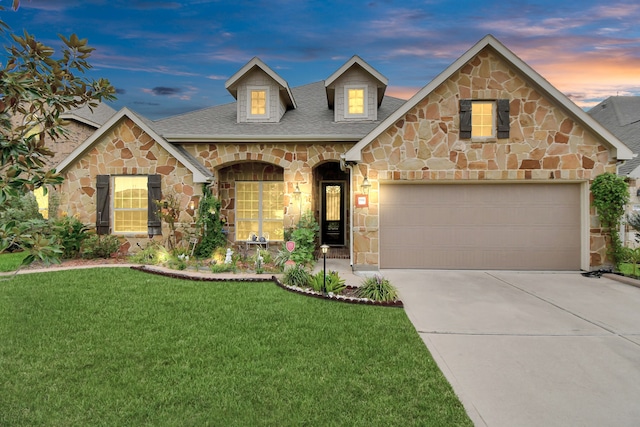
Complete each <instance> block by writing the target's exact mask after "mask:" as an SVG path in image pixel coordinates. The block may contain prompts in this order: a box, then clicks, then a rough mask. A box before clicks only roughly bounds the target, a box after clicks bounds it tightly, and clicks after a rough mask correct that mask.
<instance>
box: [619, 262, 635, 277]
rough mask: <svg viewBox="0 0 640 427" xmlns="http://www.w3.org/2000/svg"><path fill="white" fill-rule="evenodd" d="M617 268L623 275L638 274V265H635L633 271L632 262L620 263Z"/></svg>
mask: <svg viewBox="0 0 640 427" xmlns="http://www.w3.org/2000/svg"><path fill="white" fill-rule="evenodd" d="M618 270H619V271H620V273H622V274H624V275H625V276H638V275H640V265H636V268H635V271H634V269H633V264H632V263H624V262H623V263H620V264H619V265H618Z"/></svg>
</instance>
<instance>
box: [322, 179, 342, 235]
mask: <svg viewBox="0 0 640 427" xmlns="http://www.w3.org/2000/svg"><path fill="white" fill-rule="evenodd" d="M321 215H322V216H321V222H322V224H321V227H322V236H321V240H322V241H321V243H322V244H323V245H324V244H326V245H336V246H340V245H344V183H342V182H337V183H336V182H323V183H322V214H321Z"/></svg>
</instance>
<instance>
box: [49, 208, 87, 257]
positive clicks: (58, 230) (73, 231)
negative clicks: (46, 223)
mask: <svg viewBox="0 0 640 427" xmlns="http://www.w3.org/2000/svg"><path fill="white" fill-rule="evenodd" d="M52 230H53V234H54V236H56V239H57V241H58V244H59V245H60V246H62V248H63V249H62V258H75V257H77V256H78V255H79V254H80V248H81V247H82V243H83V242H84V240H85V239H86V238H87V237H89V235H88V234H87V231H88V230H89V227H87V226H86V225H84V224H83V223H82V222H80V220H78V219H77V218H75V217H72V216H67V217H63V218H62V219H59V220H56V221H54V223H53V227H52Z"/></svg>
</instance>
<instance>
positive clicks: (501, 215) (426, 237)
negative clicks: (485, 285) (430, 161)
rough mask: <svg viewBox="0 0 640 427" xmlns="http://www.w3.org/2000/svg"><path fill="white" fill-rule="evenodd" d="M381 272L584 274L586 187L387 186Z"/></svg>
mask: <svg viewBox="0 0 640 427" xmlns="http://www.w3.org/2000/svg"><path fill="white" fill-rule="evenodd" d="M380 265H381V267H382V268H455V269H521V270H544V269H552V270H576V269H579V267H580V186H579V184H556V185H549V184H498V185H437V184H436V185H392V184H388V185H382V186H381V193H380Z"/></svg>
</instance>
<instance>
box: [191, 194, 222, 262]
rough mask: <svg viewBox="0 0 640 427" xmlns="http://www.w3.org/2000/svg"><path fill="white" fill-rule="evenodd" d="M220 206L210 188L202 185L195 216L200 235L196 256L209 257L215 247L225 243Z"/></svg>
mask: <svg viewBox="0 0 640 427" xmlns="http://www.w3.org/2000/svg"><path fill="white" fill-rule="evenodd" d="M220 207H221V206H220V201H219V200H218V199H217V198H216V197H214V196H213V194H211V189H210V188H209V187H208V186H207V185H203V187H202V199H201V200H200V205H199V206H198V216H197V218H196V225H197V226H198V228H199V230H200V232H201V235H202V238H201V239H200V241H199V243H198V245H197V246H196V251H195V256H196V257H198V258H208V257H210V256H211V254H212V253H213V252H214V251H215V250H216V249H217V248H220V247H223V246H225V245H226V243H227V237H226V236H225V234H224V232H223V230H222V225H223V218H222V217H221V215H220Z"/></svg>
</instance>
